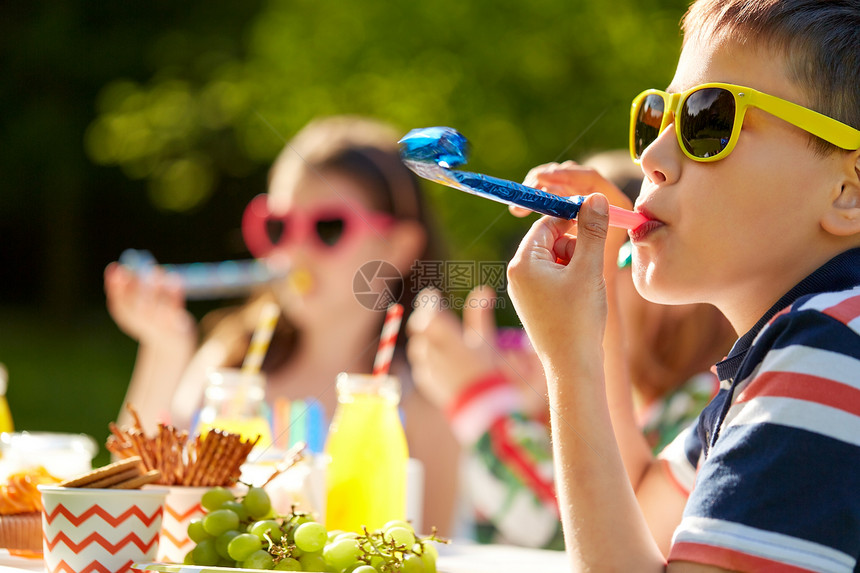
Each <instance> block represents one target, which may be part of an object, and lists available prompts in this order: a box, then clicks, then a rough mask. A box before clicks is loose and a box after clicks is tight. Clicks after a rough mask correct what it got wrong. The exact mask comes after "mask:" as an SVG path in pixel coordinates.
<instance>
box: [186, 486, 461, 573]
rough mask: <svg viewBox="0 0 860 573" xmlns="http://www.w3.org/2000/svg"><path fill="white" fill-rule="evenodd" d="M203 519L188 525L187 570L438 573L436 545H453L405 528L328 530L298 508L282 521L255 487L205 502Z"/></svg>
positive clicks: (206, 497) (220, 492) (394, 524)
mask: <svg viewBox="0 0 860 573" xmlns="http://www.w3.org/2000/svg"><path fill="white" fill-rule="evenodd" d="M201 505H202V506H203V507H204V508H205V509H206V513H205V515H203V517H202V518H199V519H194V520H192V521H191V522H190V523H189V524H188V537H189V538H190V539H191V540H192V541H194V542H195V543H196V546H195V547H194V548H193V549H192V550H191V551H190V552H188V554H187V555H186V556H185V559H184V563H185V564H186V565H197V566H204V567H211V566H217V567H231V568H240V569H265V570H277V571H314V572H326V573H379V572H384V573H394V572H399V573H436V558H437V556H438V552H437V551H436V548H435V547H434V543H435V542H438V543H447V541H445V540H443V539H440V538H438V537H436V534H435V529H434V531H433V532H432V533H431V534H430V535H428V536H424V537H419V536H417V535H416V534H415V531H414V529H413V528H412V525H410V524H409V523H408V522H406V521H402V520H394V521H389V522H388V523H386V524H385V525H384V526H383V527H382V529H379V530H376V531H368V530H367V529H366V528H364V529H363V531H362V532H360V533H359V532H354V531H339V530H333V531H328V530H326V528H325V526H324V525H323V524H322V523H319V522H317V521H315V520H314V517H313V516H312V515H311V514H309V513H306V512H301V511H297V510H296V509H295V507H294V508H293V509H292V510H291V511H290V512H289V513H288V514H286V515H277V514H275V513H274V512H273V510H272V502H271V499H270V498H269V495H268V494H267V493H266V491H265V490H264V489H263V488H260V487H249V488H248V491H247V493H245V495H243V496H238V497H237V496H236V495H234V493H233V491H232V490H229V489H227V488H224V487H216V488H212V489H211V490H209V491H207V492H206V493H204V494H203V496H202V499H201Z"/></svg>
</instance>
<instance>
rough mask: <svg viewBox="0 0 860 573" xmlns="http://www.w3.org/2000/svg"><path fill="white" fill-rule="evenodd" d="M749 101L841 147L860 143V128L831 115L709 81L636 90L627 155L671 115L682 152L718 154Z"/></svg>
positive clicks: (695, 156)
mask: <svg viewBox="0 0 860 573" xmlns="http://www.w3.org/2000/svg"><path fill="white" fill-rule="evenodd" d="M750 106H753V107H757V108H759V109H761V110H763V111H766V112H767V113H769V114H771V115H774V116H776V117H778V118H780V119H782V120H785V121H787V122H788V123H790V124H792V125H796V126H797V127H799V128H800V129H802V130H804V131H807V132H809V133H811V134H812V135H815V136H817V137H820V138H821V139H823V140H825V141H828V142H830V143H832V144H833V145H835V146H837V147H840V148H842V149H848V150H854V149H858V148H860V130H857V129H854V128H853V127H851V126H850V125H846V124H844V123H842V122H841V121H837V120H835V119H833V118H832V117H828V116H826V115H823V114H820V113H818V112H817V111H812V110H811V109H809V108H806V107H803V106H801V105H798V104H796V103H791V102H790V101H786V100H784V99H780V98H778V97H775V96H772V95H768V94H766V93H762V92H760V91H757V90H754V89H752V88H747V87H743V86H736V85H733V84H722V83H708V84H702V85H700V86H696V87H693V88H690V89H688V90H687V91H685V92H681V93H675V94H670V93H667V92H664V91H660V90H646V91H644V92H642V93H641V94H639V95H638V96H636V98H635V99H634V100H633V107H632V109H631V111H630V155H631V156H632V157H633V160H634V161H635V162H637V163H638V162H639V160H640V158H641V157H642V153H643V152H644V151H645V148H646V147H648V146H649V145H651V144H652V143H653V142H654V140H655V139H657V137H658V136H659V135H660V133H662V131H663V130H664V129H665V128H666V125H668V123H669V121H670V118H671V117H672V116H674V117H675V133H676V134H677V136H678V144H679V145H680V146H681V150H682V151H683V152H684V154H685V155H686V156H687V157H689V158H690V159H692V160H693V161H718V160H720V159H723V158H725V157H727V156H728V154H729V153H731V152H732V149H734V147H735V144H736V143H737V142H738V138H739V137H740V132H741V126H742V125H743V121H744V114H745V113H746V110H747V108H748V107H750Z"/></svg>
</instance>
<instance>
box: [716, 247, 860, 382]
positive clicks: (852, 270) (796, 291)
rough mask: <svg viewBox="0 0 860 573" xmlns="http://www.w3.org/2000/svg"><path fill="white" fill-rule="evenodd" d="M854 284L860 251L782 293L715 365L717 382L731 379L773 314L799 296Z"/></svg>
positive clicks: (829, 263)
mask: <svg viewBox="0 0 860 573" xmlns="http://www.w3.org/2000/svg"><path fill="white" fill-rule="evenodd" d="M858 284H860V248H857V249H851V250H848V251H845V252H844V253H841V254H839V255H837V256H835V257H833V258H832V259H830V260H829V261H827V262H826V263H824V265H822V266H821V267H819V268H818V269H816V270H815V271H813V273H812V274H811V275H809V276H807V277H806V278H805V279H803V280H802V281H800V282H799V283H797V284H796V285H795V286H794V288H792V289H791V290H790V291H788V292H787V293H785V294H784V295H783V296H782V298H780V299H779V300H778V301H777V302H776V304H774V305H773V306H772V307H770V310H768V311H767V312H766V313H764V316H762V317H761V318H760V319H759V321H758V322H757V323H756V324H755V326H753V327H752V328H751V329H750V330H749V331H748V332H747V333H746V334H744V335H743V336H741V337H740V338H739V339H738V341H737V342H735V345H734V346H733V347H732V350H731V352H729V355H728V357H726V358H725V359H724V360H722V361H721V362H718V363H717V376H719V378H720V380H733V379H734V377H735V375H736V374H737V371H738V368H740V366H741V363H742V362H743V360H744V357H745V356H746V353H747V351H748V350H749V349H750V346H752V343H753V340H755V337H756V336H758V333H759V332H761V329H762V328H764V327H765V325H766V324H767V323H768V321H770V319H771V318H773V316H774V315H775V314H776V313H778V312H779V311H781V310H782V309H784V308H785V307H787V306H789V305H790V304H792V303H793V302H794V301H796V300H797V299H799V298H800V297H802V296H806V295H810V294H817V293H821V292H831V291H840V290H847V289H849V288H852V287H854V286H857V285H858Z"/></svg>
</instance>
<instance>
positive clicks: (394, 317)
mask: <svg viewBox="0 0 860 573" xmlns="http://www.w3.org/2000/svg"><path fill="white" fill-rule="evenodd" d="M401 320H403V305H401V304H398V303H396V302H395V303H394V304H392V305H391V306H389V307H388V311H387V312H386V313H385V322H384V323H383V324H382V335H381V336H380V337H379V349H378V350H377V351H376V359H375V360H374V361H373V375H374V376H385V375H387V374H388V370H389V369H390V368H391V358H392V357H393V356H394V345H395V343H396V342H397V333H398V332H400V321H401Z"/></svg>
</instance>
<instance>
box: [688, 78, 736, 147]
mask: <svg viewBox="0 0 860 573" xmlns="http://www.w3.org/2000/svg"><path fill="white" fill-rule="evenodd" d="M734 122H735V98H734V96H733V95H732V93H731V92H730V91H728V90H726V89H723V88H704V89H701V90H699V91H696V92H693V93H692V94H690V95H689V96H688V97H687V99H686V100H684V104H683V106H682V107H681V119H680V124H681V139H682V140H683V142H684V147H686V148H687V151H688V152H689V153H690V155H692V156H694V157H701V158H702V159H705V158H707V157H714V156H715V155H717V154H718V153H720V152H722V151H723V150H724V149H725V148H726V146H727V145H728V144H729V140H730V139H731V137H732V127H733V126H734Z"/></svg>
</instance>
